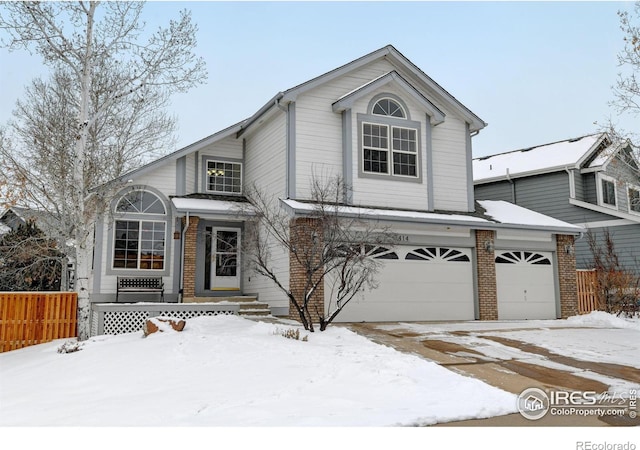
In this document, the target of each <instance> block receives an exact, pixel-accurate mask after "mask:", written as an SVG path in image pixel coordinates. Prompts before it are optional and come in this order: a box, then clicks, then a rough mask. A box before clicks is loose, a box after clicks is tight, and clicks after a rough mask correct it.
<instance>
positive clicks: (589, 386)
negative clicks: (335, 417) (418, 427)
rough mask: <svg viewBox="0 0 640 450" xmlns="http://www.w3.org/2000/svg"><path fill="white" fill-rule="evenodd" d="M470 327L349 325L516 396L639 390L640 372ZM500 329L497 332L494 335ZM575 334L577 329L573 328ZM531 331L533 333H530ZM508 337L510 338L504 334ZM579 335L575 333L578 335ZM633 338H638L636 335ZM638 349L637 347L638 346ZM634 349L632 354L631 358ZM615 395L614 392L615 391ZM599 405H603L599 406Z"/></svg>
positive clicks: (557, 419)
mask: <svg viewBox="0 0 640 450" xmlns="http://www.w3.org/2000/svg"><path fill="white" fill-rule="evenodd" d="M476 324H479V325H478V326H477V329H473V328H472V329H471V330H470V329H469V323H468V322H467V323H460V326H459V327H456V324H455V323H447V324H446V326H445V327H443V325H442V323H433V324H431V325H430V324H425V323H422V324H398V323H352V324H344V325H345V326H347V327H348V328H350V329H351V330H352V331H354V332H356V333H358V334H361V335H363V336H365V337H367V338H369V339H371V340H372V341H374V342H377V343H379V344H383V345H387V346H390V347H392V348H395V349H396V350H398V351H401V352H406V353H411V354H415V355H418V356H420V357H423V358H425V359H428V360H430V361H433V362H436V363H437V364H439V365H441V366H443V367H446V368H447V369H449V370H453V371H455V372H457V373H460V374H462V375H466V376H471V377H475V378H478V379H480V380H482V381H484V382H486V383H488V384H490V385H492V386H495V387H498V388H501V389H503V390H505V391H508V392H512V393H514V394H520V393H522V392H523V391H524V390H526V389H529V388H539V389H542V390H544V391H546V392H550V391H565V392H567V391H580V392H584V391H593V392H596V393H604V392H607V391H609V392H611V389H610V388H617V390H620V389H621V388H622V389H626V391H627V392H629V391H630V390H633V389H635V388H636V387H640V369H639V368H637V367H631V366H628V365H624V364H615V363H608V362H602V361H599V360H598V358H597V357H596V356H597V355H594V358H593V359H594V360H589V359H590V358H586V359H584V358H583V359H577V358H574V357H572V356H571V353H572V352H571V349H568V351H566V352H562V353H563V354H559V353H558V352H553V351H550V350H548V349H546V348H543V347H542V346H538V345H533V344H531V343H527V342H524V341H522V340H517V339H513V338H507V337H505V336H504V335H505V334H508V332H509V331H518V330H519V328H518V325H517V324H514V325H513V327H512V328H511V327H509V324H506V326H505V324H504V323H490V322H484V323H482V322H474V323H473V324H472V325H476ZM492 327H495V329H492ZM562 329H563V328H562V327H561V326H559V327H557V328H546V327H545V328H542V329H540V330H541V331H542V332H543V333H547V332H548V333H558V332H560V331H558V330H562ZM572 329H573V330H576V328H575V327H574V328H572ZM526 330H532V328H529V327H528V328H526ZM505 332H507V333H505ZM574 333H575V332H574ZM634 333H637V332H636V331H634ZM636 345H637V344H636ZM633 351H634V348H631V352H633ZM614 390H615V389H614ZM599 403H600V401H599ZM634 415H635V412H634V413H629V412H627V413H625V415H624V416H597V415H591V416H582V415H576V414H570V415H552V414H546V415H545V416H544V417H542V418H541V419H538V420H529V419H527V418H525V417H523V416H522V415H521V414H519V413H516V414H511V415H506V416H500V417H493V418H489V419H481V420H467V421H461V422H451V423H446V424H441V425H438V426H546V427H548V426H583V427H584V426H586V427H591V426H637V425H640V419H638V418H637V417H630V416H634Z"/></svg>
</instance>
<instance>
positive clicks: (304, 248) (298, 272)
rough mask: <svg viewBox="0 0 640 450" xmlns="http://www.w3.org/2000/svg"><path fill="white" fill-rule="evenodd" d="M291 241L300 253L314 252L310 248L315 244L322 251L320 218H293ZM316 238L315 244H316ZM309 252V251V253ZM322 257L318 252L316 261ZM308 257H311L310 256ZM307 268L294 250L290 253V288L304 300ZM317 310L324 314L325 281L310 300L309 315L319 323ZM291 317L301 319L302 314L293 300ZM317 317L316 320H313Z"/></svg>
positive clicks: (290, 231)
mask: <svg viewBox="0 0 640 450" xmlns="http://www.w3.org/2000/svg"><path fill="white" fill-rule="evenodd" d="M289 233H290V235H289V236H290V237H289V239H290V241H291V244H292V246H295V247H296V250H297V252H298V254H299V255H305V254H309V255H312V254H313V252H311V251H310V250H311V249H312V248H313V246H314V245H315V246H316V248H317V249H319V250H318V251H322V224H321V221H320V219H314V218H297V219H292V220H291V222H290V224H289ZM314 240H315V244H314ZM307 252H309V253H307ZM319 257H320V255H319V253H318V252H316V258H315V259H316V262H317V259H318V258H319ZM301 259H302V262H303V263H304V262H305V257H304V256H302V258H301ZM307 259H311V257H308V258H307ZM306 272H307V269H306V268H305V267H304V265H303V264H300V263H299V262H298V261H297V260H296V258H295V256H294V254H293V252H290V254H289V289H291V292H292V294H293V295H294V296H295V298H296V299H300V300H299V301H300V302H302V299H303V298H304V288H305V282H306V278H307V273H306ZM316 310H318V311H320V312H321V314H324V283H321V284H320V286H318V289H316V291H315V292H314V293H313V295H312V297H311V300H310V301H309V312H310V313H311V314H312V316H311V317H307V320H309V321H310V322H316V323H317V315H316ZM289 319H292V320H297V321H300V314H299V313H298V311H297V310H296V308H295V306H294V305H293V303H292V302H289ZM313 319H315V320H313Z"/></svg>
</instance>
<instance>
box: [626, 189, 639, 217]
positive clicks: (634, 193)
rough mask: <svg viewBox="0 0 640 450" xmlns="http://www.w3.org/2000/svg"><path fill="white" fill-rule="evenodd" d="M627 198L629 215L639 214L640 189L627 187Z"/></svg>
mask: <svg viewBox="0 0 640 450" xmlns="http://www.w3.org/2000/svg"><path fill="white" fill-rule="evenodd" d="M627 198H628V205H629V212H630V213H637V214H640V187H638V186H633V185H628V186H627Z"/></svg>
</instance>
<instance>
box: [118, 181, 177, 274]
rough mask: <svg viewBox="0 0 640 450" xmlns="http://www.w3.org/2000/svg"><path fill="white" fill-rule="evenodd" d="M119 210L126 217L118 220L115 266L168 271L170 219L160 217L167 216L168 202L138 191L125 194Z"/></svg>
mask: <svg viewBox="0 0 640 450" xmlns="http://www.w3.org/2000/svg"><path fill="white" fill-rule="evenodd" d="M116 213H120V214H121V215H123V217H122V219H118V220H115V223H114V239H113V269H129V270H164V269H165V267H164V261H165V252H166V234H167V221H166V220H157V219H158V218H162V216H165V215H166V209H165V207H164V203H163V202H162V201H161V200H160V199H159V198H158V197H157V196H156V195H155V194H153V193H151V192H148V191H143V190H135V191H131V192H128V193H127V194H125V195H124V196H122V198H121V199H120V200H119V201H118V203H117V205H116ZM125 216H126V217H125ZM145 216H147V217H145Z"/></svg>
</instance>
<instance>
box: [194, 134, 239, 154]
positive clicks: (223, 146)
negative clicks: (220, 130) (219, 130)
mask: <svg viewBox="0 0 640 450" xmlns="http://www.w3.org/2000/svg"><path fill="white" fill-rule="evenodd" d="M205 155H210V156H219V157H221V158H235V159H240V158H242V140H241V139H236V138H235V137H233V136H230V137H228V138H226V139H225V140H223V141H220V142H216V143H215V144H213V145H210V146H208V147H205V148H203V149H202V150H200V156H205Z"/></svg>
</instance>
